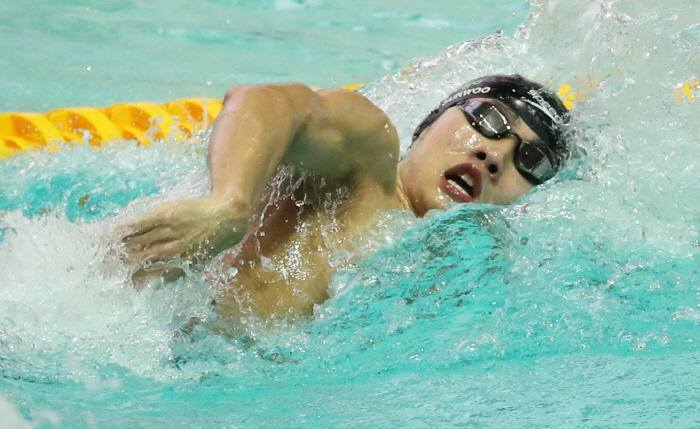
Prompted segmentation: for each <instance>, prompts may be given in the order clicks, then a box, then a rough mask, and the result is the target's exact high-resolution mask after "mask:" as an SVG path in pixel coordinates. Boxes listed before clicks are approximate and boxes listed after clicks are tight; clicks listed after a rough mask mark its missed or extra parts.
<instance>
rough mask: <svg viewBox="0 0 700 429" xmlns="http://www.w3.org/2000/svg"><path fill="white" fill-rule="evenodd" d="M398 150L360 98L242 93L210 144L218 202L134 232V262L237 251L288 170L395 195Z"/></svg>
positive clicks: (251, 89) (163, 210)
mask: <svg viewBox="0 0 700 429" xmlns="http://www.w3.org/2000/svg"><path fill="white" fill-rule="evenodd" d="M398 150H399V145H398V137H397V134H396V130H395V129H394V126H393V125H392V124H391V122H390V121H389V119H388V118H387V116H386V115H385V114H384V112H382V111H381V110H380V109H379V108H377V107H376V106H374V105H373V104H372V103H371V102H369V101H368V100H367V99H365V98H364V97H363V96H361V95H359V94H356V93H353V92H350V91H346V90H326V91H318V92H314V91H312V90H310V89H309V88H307V87H305V86H303V85H300V84H278V85H255V86H236V87H233V88H232V89H231V90H229V91H228V93H227V94H226V98H225V100H224V104H223V106H222V110H221V112H220V114H219V116H218V117H217V120H216V123H215V125H214V131H213V133H212V138H211V142H210V147H209V167H210V170H211V176H212V193H211V196H210V197H209V198H204V199H199V200H186V201H176V202H174V203H170V204H167V205H164V206H161V207H159V208H158V209H156V210H154V211H153V212H151V213H149V214H148V215H147V216H145V217H143V218H141V219H139V220H137V221H135V222H132V223H131V224H129V225H127V226H126V227H125V228H124V229H123V230H122V231H121V235H122V236H123V237H124V238H123V242H124V243H125V245H126V249H127V252H128V255H129V257H128V259H131V260H133V261H136V262H137V263H139V264H144V263H146V264H147V263H149V262H160V261H169V260H173V259H176V258H184V259H192V260H201V261H206V260H207V259H208V258H210V257H212V256H214V255H216V254H217V253H219V252H221V251H223V250H225V249H227V248H229V247H231V246H233V245H235V244H236V243H237V242H239V241H240V240H241V239H242V237H243V236H244V235H245V233H246V232H247V228H248V222H249V220H250V218H251V216H252V215H253V211H254V210H255V209H256V208H257V205H258V204H259V202H260V200H261V198H262V195H263V193H264V189H265V186H266V185H267V184H268V182H269V181H270V179H271V178H272V175H273V174H274V172H275V170H276V168H277V166H278V165H279V164H280V163H282V162H287V163H290V164H294V165H298V166H301V167H303V168H305V169H307V170H309V171H313V172H316V173H318V174H321V175H323V176H324V177H326V178H327V179H329V180H339V181H340V180H347V179H352V178H355V177H363V178H367V179H370V180H373V181H375V182H377V183H378V184H380V185H381V186H382V188H383V189H384V190H385V192H386V193H387V194H391V193H393V192H394V181H395V174H396V163H397V160H398Z"/></svg>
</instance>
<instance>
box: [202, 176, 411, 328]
mask: <svg viewBox="0 0 700 429" xmlns="http://www.w3.org/2000/svg"><path fill="white" fill-rule="evenodd" d="M284 176H285V175H284V174H282V175H278V177H277V178H276V179H275V180H273V183H272V184H271V185H270V187H269V188H268V194H267V197H266V199H265V200H264V201H263V203H262V204H261V208H260V210H258V214H257V215H256V217H255V218H254V219H253V221H252V222H251V224H250V228H249V230H248V232H247V234H246V236H245V237H244V238H243V240H242V241H241V242H240V243H239V244H238V245H237V246H235V247H234V248H232V249H231V250H229V251H227V252H225V253H224V254H223V255H222V256H221V257H220V258H219V261H218V263H216V264H214V267H215V268H214V271H218V272H219V273H218V275H216V274H215V275H214V276H212V279H214V278H215V279H216V280H214V281H213V283H214V285H213V287H212V289H213V295H214V299H215V302H216V307H217V311H218V313H219V314H220V315H221V316H222V317H223V318H225V319H227V320H228V321H229V322H234V323H236V322H238V321H239V320H240V318H241V317H242V316H244V315H246V314H250V313H252V314H254V315H256V316H258V317H261V318H264V319H270V318H291V317H294V316H296V315H299V314H310V313H311V312H312V311H313V306H314V304H320V303H321V302H323V301H324V300H325V299H327V298H328V295H327V288H328V282H329V279H330V276H331V274H332V273H333V272H335V271H337V270H338V269H339V268H342V267H339V266H331V263H329V257H332V255H333V253H334V252H339V251H342V250H348V251H352V250H353V249H352V237H353V236H355V235H357V234H358V233H359V232H361V231H362V230H363V229H364V228H366V227H368V226H370V225H373V224H374V223H376V221H377V220H378V218H379V216H380V214H381V212H382V211H383V210H388V209H393V208H398V207H399V203H398V200H397V198H396V196H394V195H387V194H386V192H385V190H384V189H382V188H381V187H380V186H378V185H377V184H376V183H375V182H372V181H369V180H356V181H355V183H353V184H347V185H345V186H340V187H338V186H337V184H333V185H332V186H329V185H327V184H324V181H323V179H322V178H318V177H307V178H305V179H303V180H302V179H298V178H294V177H292V176H290V175H289V174H287V175H286V177H284ZM334 265H335V264H334Z"/></svg>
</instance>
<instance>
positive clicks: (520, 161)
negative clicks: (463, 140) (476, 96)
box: [458, 100, 556, 185]
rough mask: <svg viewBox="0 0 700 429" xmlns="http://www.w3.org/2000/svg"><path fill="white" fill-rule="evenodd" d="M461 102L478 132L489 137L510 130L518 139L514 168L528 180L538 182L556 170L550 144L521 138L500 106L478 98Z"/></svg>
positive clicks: (494, 138)
mask: <svg viewBox="0 0 700 429" xmlns="http://www.w3.org/2000/svg"><path fill="white" fill-rule="evenodd" d="M458 106H459V108H460V109H461V110H462V112H463V113H464V116H465V117H466V118H467V121H468V122H469V123H470V124H471V126H472V127H474V129H475V130H476V132H478V133H479V134H481V135H483V136H484V137H486V138H487V139H491V140H498V139H502V138H504V137H505V136H506V135H508V134H510V135H512V136H515V137H516V138H517V139H518V145H517V147H516V149H515V154H514V158H515V159H514V161H515V168H517V169H518V171H519V172H520V174H522V175H523V177H525V178H526V179H527V180H528V181H530V182H532V183H533V184H535V185H539V184H541V183H542V182H544V181H545V180H548V179H551V178H552V177H553V176H554V175H555V174H556V168H555V167H554V165H553V164H552V157H551V151H550V150H549V148H548V147H547V146H546V145H545V144H544V143H541V142H533V141H528V140H523V139H521V138H520V136H519V135H518V134H516V133H515V132H514V131H512V127H511V126H510V124H508V119H507V118H506V116H505V115H504V114H503V112H501V111H500V110H499V109H498V107H497V106H494V105H493V104H489V103H485V102H483V101H478V100H466V101H465V102H463V103H460V104H459V105H458Z"/></svg>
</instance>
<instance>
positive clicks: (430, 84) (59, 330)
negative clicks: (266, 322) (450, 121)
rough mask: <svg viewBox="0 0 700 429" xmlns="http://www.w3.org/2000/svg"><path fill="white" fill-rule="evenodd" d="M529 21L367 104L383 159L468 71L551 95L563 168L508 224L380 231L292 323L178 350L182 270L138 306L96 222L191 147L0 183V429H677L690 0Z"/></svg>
mask: <svg viewBox="0 0 700 429" xmlns="http://www.w3.org/2000/svg"><path fill="white" fill-rule="evenodd" d="M131 4H133V5H137V4H136V3H131ZM295 4H296V5H295ZM80 5H82V3H81V4H80ZM220 5H223V2H209V3H206V4H205V3H204V2H202V3H201V4H200V6H201V7H203V8H206V7H218V6H220ZM270 5H272V3H270ZM274 5H277V7H278V9H274V7H273V8H268V9H265V8H262V9H260V10H262V11H263V12H261V11H260V10H258V9H256V7H254V6H252V3H250V4H247V3H246V2H238V3H236V7H240V8H241V9H243V10H246V11H253V12H251V13H258V12H260V13H272V14H273V15H274V13H273V11H274V10H277V12H278V13H280V14H282V13H285V14H286V13H288V11H286V12H283V11H282V10H281V9H284V8H285V7H295V8H297V7H298V8H303V11H304V13H305V14H307V15H299V16H306V18H304V19H308V20H310V21H313V20H311V19H310V18H309V16H313V13H315V12H314V11H315V10H316V9H322V10H324V11H326V9H324V8H327V7H331V6H332V5H330V4H329V3H328V2H320V1H319V2H311V1H308V2H298V3H297V2H293V3H283V2H275V3H274ZM284 5H287V6H284ZM445 5H449V3H445ZM333 7H335V6H333ZM345 7H346V6H338V11H343V10H345ZM366 7H367V10H372V9H371V6H369V4H368V5H367V6H366ZM396 7H398V6H396ZM455 7H456V6H455ZM513 7H520V4H519V3H518V4H514V6H513ZM294 10H297V9H294ZM435 10H437V11H442V12H440V13H444V14H445V15H436V16H437V18H436V17H435V16H433V15H428V14H427V12H424V15H422V16H425V17H428V16H430V19H445V20H454V19H455V18H454V16H456V15H453V14H452V13H451V12H449V11H451V10H452V9H450V8H448V7H444V8H435ZM479 10H480V13H481V14H482V15H481V17H482V18H483V17H484V16H486V17H489V15H488V14H487V12H488V10H489V9H488V8H486V7H485V6H484V9H483V10H481V9H479ZM513 10H515V9H513ZM518 10H519V11H521V12H522V11H523V9H518ZM356 12H357V11H356ZM530 12H531V14H530V15H529V17H528V18H527V19H525V18H524V14H523V15H521V16H520V18H519V20H518V22H516V23H514V24H513V25H512V26H511V27H509V28H510V30H508V29H506V28H505V27H504V34H503V35H496V34H495V32H494V31H487V32H484V33H483V34H481V35H473V36H470V38H471V39H473V40H471V41H469V42H466V43H464V44H461V45H459V44H457V45H455V46H453V47H451V48H435V52H434V53H430V54H429V53H421V54H420V56H419V57H420V58H418V59H416V60H414V61H412V63H411V65H412V67H410V68H408V69H404V67H403V65H400V66H393V65H391V66H390V67H389V68H391V71H392V73H391V74H390V75H389V76H388V77H386V78H382V79H380V77H379V76H377V77H376V78H368V79H366V80H365V81H366V82H370V84H369V85H368V86H367V87H366V88H365V90H364V91H365V93H366V95H367V96H368V97H369V98H370V99H371V100H373V101H374V102H375V103H376V104H378V105H379V106H380V107H382V108H384V109H385V110H386V111H387V112H388V113H389V114H390V116H391V117H392V119H393V120H394V122H395V123H396V125H397V127H398V129H399V133H400V135H401V138H402V143H403V145H404V148H405V147H406V145H407V144H408V141H409V140H408V139H409V136H410V133H411V130H412V128H413V127H414V126H415V125H416V124H417V123H418V122H419V121H420V120H421V119H422V115H424V114H425V112H426V111H427V110H429V109H430V108H431V106H433V105H434V104H435V103H436V102H437V101H438V100H439V99H440V98H442V97H443V96H444V95H445V94H446V93H447V92H449V91H450V90H451V89H452V88H454V87H456V86H458V85H459V84H460V83H461V82H463V81H465V80H468V79H470V78H474V77H477V76H480V75H483V74H486V73H494V72H503V73H511V72H521V73H522V74H524V75H527V76H531V77H533V78H535V79H539V80H543V81H546V82H547V83H548V84H549V85H550V86H551V87H553V88H559V87H560V86H561V85H563V84H569V85H571V87H572V93H574V94H575V95H576V98H577V100H576V102H577V105H576V107H575V109H574V111H573V112H574V116H575V119H576V121H577V123H578V124H579V133H578V134H577V136H576V137H575V142H576V145H577V147H578V148H579V150H580V152H581V155H580V156H579V157H578V158H577V159H575V160H572V161H571V162H570V163H569V165H568V166H567V168H566V169H565V170H564V171H562V172H561V173H560V174H559V175H558V176H557V178H555V179H554V180H553V181H550V182H548V183H547V184H545V185H543V186H540V187H538V188H537V189H535V190H533V191H532V192H530V193H529V194H528V195H525V196H524V197H523V198H521V199H520V200H519V201H518V202H517V203H516V204H514V205H512V206H507V207H494V206H488V205H470V206H460V207H455V208H453V209H451V210H449V211H447V212H435V213H430V214H429V216H427V218H426V219H421V220H417V219H414V218H412V217H411V216H410V215H409V214H407V213H405V212H400V211H398V212H391V213H387V214H386V215H385V216H384V217H383V219H382V221H381V224H380V226H379V227H378V228H377V229H376V230H372V231H367V232H366V233H365V234H364V235H363V236H361V237H360V238H359V244H360V247H361V249H362V252H361V253H360V254H357V255H336V256H337V257H338V258H345V259H346V260H347V261H349V263H350V267H349V268H348V269H346V270H343V271H341V272H340V273H338V274H337V275H336V276H335V277H334V278H333V279H332V281H331V285H330V289H331V292H332V295H333V297H332V298H331V299H330V300H328V301H327V302H326V303H325V304H323V305H322V306H320V307H319V308H317V309H316V312H315V315H314V317H313V319H312V320H309V321H308V322H307V323H300V324H296V325H291V326H287V325H281V324H280V325H279V326H276V327H275V329H273V330H270V329H268V328H267V327H265V326H261V325H260V324H256V323H255V322H251V323H250V324H248V325H247V326H245V330H246V333H245V335H241V336H240V337H237V338H235V339H232V340H225V339H224V338H222V337H220V336H216V335H211V334H210V333H209V332H207V331H205V330H204V329H199V328H198V329H196V330H195V331H194V332H193V333H192V334H191V335H189V336H184V335H180V334H178V333H177V330H178V328H179V327H180V326H181V325H182V324H183V323H184V322H185V321H186V320H187V319H188V318H189V317H190V316H192V315H206V314H207V311H208V310H207V307H206V301H207V285H206V283H205V282H204V281H203V280H202V279H201V274H199V273H197V272H193V273H190V274H189V275H188V276H187V277H186V278H185V279H182V280H179V281H178V282H176V283H175V284H173V285H169V286H168V287H162V288H154V289H151V290H147V291H146V292H145V293H141V294H137V293H135V292H133V291H132V290H131V289H130V288H129V285H128V282H127V281H126V273H125V272H124V270H123V269H121V267H120V266H119V265H118V264H115V263H114V262H113V257H112V255H110V253H109V251H108V246H107V245H106V244H107V243H108V241H109V231H110V229H111V228H113V227H114V226H115V225H118V224H119V223H121V222H123V221H125V220H128V219H132V218H134V217H136V216H138V215H139V214H140V213H143V212H145V211H147V210H148V209H149V208H151V207H154V206H155V205H157V204H159V203H162V202H164V201H171V200H175V199H178V198H185V197H196V196H200V195H203V194H204V193H205V192H206V190H207V186H208V178H207V174H206V168H205V165H204V163H205V160H204V153H205V152H206V140H207V135H206V134H204V135H201V136H198V138H197V139H195V140H196V141H194V142H190V143H193V144H172V143H157V144H155V145H153V146H152V147H150V148H147V149H145V148H138V147H134V145H133V144H130V143H129V142H122V143H118V144H115V145H113V146H110V147H108V148H106V149H104V150H102V151H99V152H96V151H93V150H91V149H90V148H86V147H82V146H79V147H76V148H74V149H70V150H69V149H65V150H61V151H59V152H56V153H53V154H41V153H37V154H27V155H23V156H21V157H17V158H15V159H13V160H11V161H10V162H7V163H3V164H2V165H0V181H1V182H0V183H1V185H2V186H0V210H3V212H2V217H1V221H0V231H2V242H1V243H0V261H3V263H2V264H1V265H0V278H1V279H2V283H1V285H2V286H1V287H0V375H1V376H2V377H0V392H1V393H0V395H1V396H0V427H3V426H2V425H3V424H5V427H11V428H25V427H26V428H141V427H144V428H145V427H148V428H153V427H163V428H165V427H167V428H179V427H182V428H248V427H256V428H257V427H262V428H279V427H319V428H326V427H343V428H345V427H347V428H357V427H372V428H375V427H376V428H385V427H386V428H393V427H407V428H428V427H430V428H432V427H489V428H491V427H494V428H500V427H513V428H518V427H522V428H531V427H535V428H546V427H556V428H566V427H576V428H579V427H649V428H658V427H674V428H675V427H678V428H685V427H688V428H689V427H697V426H698V425H700V412H698V410H697V403H698V399H697V398H698V395H699V394H700V392H699V388H698V386H700V353H699V352H698V350H697V343H698V342H699V341H700V334H699V333H698V323H699V322H700V297H699V296H698V292H699V291H700V283H699V281H698V279H699V278H700V249H699V248H700V234H699V233H698V227H697V224H698V220H699V219H700V214H699V213H700V203H698V199H697V198H696V195H697V193H698V189H699V188H700V178H699V177H698V175H699V174H700V171H697V170H698V169H697V168H696V165H698V164H699V163H700V151H698V147H697V145H698V140H697V137H696V136H697V135H700V133H699V132H698V131H700V130H699V129H698V128H700V125H699V124H698V121H697V119H696V118H697V117H698V115H699V114H700V105H699V104H698V103H699V101H698V100H697V99H696V98H697V96H699V95H700V91H699V90H698V89H697V87H696V86H697V84H696V83H693V81H694V80H695V79H696V78H697V75H695V74H694V73H696V71H697V70H698V69H699V68H698V66H699V65H700V57H699V56H698V54H697V52H698V47H700V40H698V39H699V37H700V35H699V34H698V28H700V25H699V24H700V20H698V18H696V17H697V16H700V14H698V12H700V5H698V4H696V2H691V1H685V2H684V1H680V0H675V1H669V2H664V4H663V5H662V4H660V3H659V2H651V1H647V0H634V1H632V0H627V1H606V2H599V1H580V2H557V1H545V2H541V3H536V4H533V6H532V9H531V10H530ZM324 13H329V14H330V12H329V11H326V12H324ZM357 13H360V12H357ZM382 13H384V12H382ZM484 14H486V15H484ZM331 15H332V14H331ZM370 15H371V14H370ZM419 15H421V14H420V13H419ZM496 15H497V16H501V17H502V16H503V15H507V14H504V13H502V11H498V13H497V14H496ZM281 16H285V17H286V16H287V15H280V18H279V19H280V21H282V20H283V19H282V18H281ZM382 16H383V15H382ZM392 16H403V15H401V13H398V12H397V14H396V15H392ZM465 16H466V15H465ZM440 17H441V18H440ZM186 19H187V18H186V17H185V16H184V15H183V16H182V17H181V18H180V20H182V21H185V20H186ZM285 19H286V18H285ZM300 19H301V18H300ZM398 19H409V21H408V22H413V21H421V17H416V16H413V15H411V16H410V18H398ZM426 19H427V18H426ZM489 19H491V20H490V21H489ZM489 19H484V20H485V21H489V22H496V20H497V18H496V17H495V16H490V18H489ZM135 20H136V21H138V19H135ZM174 20H175V22H180V21H179V20H178V19H177V18H174ZM480 21H481V20H480ZM304 22H306V21H304ZM313 22H316V21H313ZM451 22H452V21H451ZM518 23H522V24H523V26H522V27H520V28H519V29H517V30H516V29H515V26H516V25H517V24H518ZM289 25H291V24H289ZM499 25H500V24H499ZM183 26H184V24H183ZM341 27H342V26H341ZM399 27H400V25H399ZM346 28H347V27H346ZM338 31H341V30H338ZM411 31H413V29H412V30H411ZM489 34H490V35H489ZM394 35H395V36H396V38H397V39H398V38H400V37H399V35H398V34H396V33H394ZM486 35H489V36H488V37H486V38H481V39H479V38H477V37H479V36H486ZM329 37H330V36H329ZM284 40H285V41H287V40H288V39H287V38H284ZM402 54H403V53H402ZM428 55H432V56H428ZM368 57H371V55H368ZM344 60H347V58H345V57H342V56H341V58H340V59H337V62H338V63H339V64H340V63H342V62H343V61H344ZM406 60H407V62H408V60H409V59H408V58H407V59H406ZM349 61H350V62H352V61H355V60H352V59H350V60H349ZM370 62H371V61H370ZM397 62H400V61H399V60H397ZM132 66H135V64H132ZM337 73H341V72H340V71H338V72H337ZM367 73H368V75H367V76H369V75H370V74H371V73H372V71H371V70H369V71H367ZM382 73H383V72H382ZM184 74H186V73H183V75H184ZM193 74H196V73H194V72H193ZM261 76H265V73H263V72H261ZM337 76H340V74H338V75H337ZM287 77H289V76H287ZM296 77H297V76H294V78H296ZM299 79H300V80H305V79H306V77H300V78H299ZM309 79H312V78H311V77H309ZM307 83H313V82H308V81H307ZM338 83H345V82H338ZM314 84H315V83H314ZM174 86H177V85H174ZM44 90H45V91H46V92H47V94H46V95H47V99H52V98H54V97H56V96H57V95H56V94H59V93H61V91H59V92H57V93H51V90H50V88H48V87H46V88H44ZM80 90H81V89H79V88H76V89H75V92H76V93H78V92H79V91H80ZM129 90H130V91H135V92H136V91H138V88H137V87H132V88H131V89H129ZM178 90H179V89H178ZM224 90H225V88H224ZM154 91H156V89H154ZM105 92H106V93H107V92H109V91H105ZM143 94H145V93H143ZM166 95H168V94H166ZM178 95H179V94H178ZM154 96H159V95H155V94H154ZM109 97H111V95H110V94H105V101H106V102H108V101H107V99H108V98H109ZM67 104H68V103H67ZM200 140H201V141H203V142H204V143H203V144H202V143H200V142H199V141H200ZM3 422H9V423H3Z"/></svg>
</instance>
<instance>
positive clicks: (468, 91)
mask: <svg viewBox="0 0 700 429" xmlns="http://www.w3.org/2000/svg"><path fill="white" fill-rule="evenodd" d="M489 91H491V87H490V86H477V87H476V88H473V87H472V88H468V89H463V90H461V91H457V92H455V93H454V94H452V95H450V96H449V97H447V98H446V99H444V100H443V101H442V103H440V105H441V106H444V105H445V104H449V103H451V102H453V101H454V100H457V99H458V98H462V97H466V96H467V95H472V94H488V93H489Z"/></svg>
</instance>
